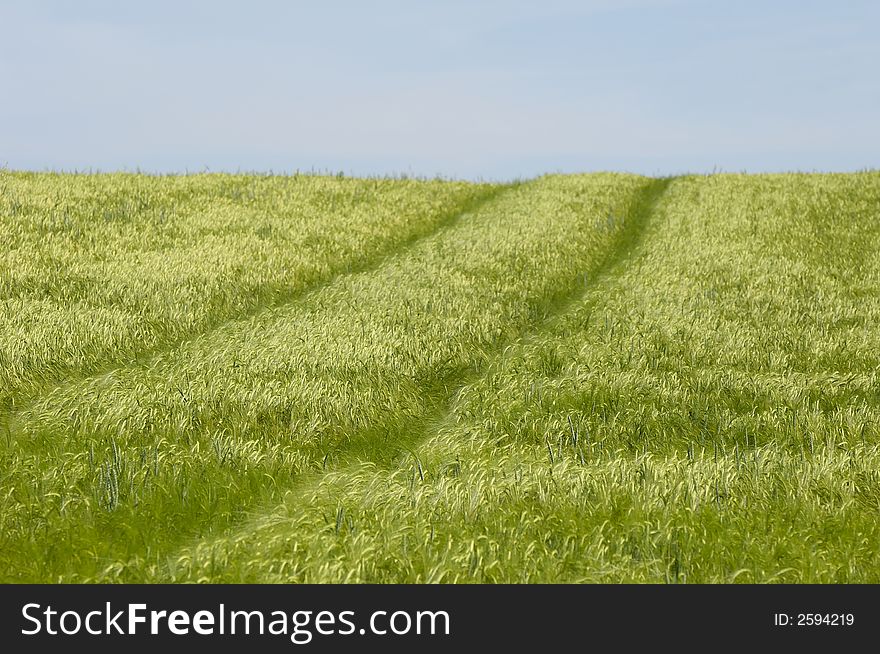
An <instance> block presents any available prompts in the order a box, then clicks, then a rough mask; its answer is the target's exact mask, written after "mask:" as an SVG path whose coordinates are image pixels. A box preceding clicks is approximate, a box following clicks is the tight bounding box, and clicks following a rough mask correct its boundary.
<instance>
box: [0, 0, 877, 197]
mask: <svg viewBox="0 0 880 654" xmlns="http://www.w3.org/2000/svg"><path fill="white" fill-rule="evenodd" d="M878 26H880V2H876V1H875V0H869V1H864V2H862V1H859V0H848V1H834V0H827V1H826V2H813V1H810V0H798V1H793V0H792V1H790V0H763V1H760V0H744V1H739V2H730V1H729V0H725V1H715V0H703V1H694V0H678V1H676V0H618V1H612V0H582V1H580V2H577V1H563V0H540V1H536V2H521V1H518V0H507V1H501V0H483V1H481V0H436V1H431V2H428V1H426V0H400V1H397V0H375V1H371V2H365V1H363V0H360V1H354V0H352V1H341V0H337V1H333V0H324V1H322V2H315V1H313V0H308V1H305V2H290V1H288V2H284V1H281V0H249V1H244V0H241V1H239V2H226V1H223V0H219V1H218V0H215V1H213V2H211V1H196V0H173V1H171V2H166V1H164V0H151V1H149V2H146V1H141V2H115V1H109V0H79V1H77V2H62V1H39V0H36V1H34V0H28V1H25V0H22V1H21V2H11V1H7V0H0V166H2V167H6V168H10V169H30V170H104V171H110V170H142V171H148V172H159V173H166V172H200V171H205V170H208V171H260V172H269V171H273V172H276V173H290V172H294V171H315V172H334V173H336V172H343V173H345V174H349V175H401V174H406V175H414V176H424V177H433V176H436V175H440V176H443V177H451V178H462V179H485V180H506V179H514V178H529V177H533V176H536V175H540V174H543V173H548V172H588V171H596V170H619V171H629V172H636V173H642V174H649V175H666V174H678V173H684V172H709V171H712V170H723V171H749V172H763V171H777V170H801V171H851V170H860V169H865V168H878V167H880V72H878V71H880V69H878V62H880V36H878V34H880V32H878Z"/></svg>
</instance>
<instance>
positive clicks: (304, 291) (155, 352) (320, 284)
mask: <svg viewBox="0 0 880 654" xmlns="http://www.w3.org/2000/svg"><path fill="white" fill-rule="evenodd" d="M522 183H523V182H513V183H508V184H498V185H495V186H492V187H490V188H489V189H487V190H486V191H484V192H483V193H480V194H478V195H476V196H474V197H472V198H469V199H468V200H465V201H464V202H463V203H461V204H460V205H458V206H456V207H455V208H454V209H452V210H450V211H448V212H446V213H445V214H442V215H441V216H440V218H439V219H438V220H436V221H434V222H433V223H432V224H431V225H430V226H429V227H428V228H427V229H421V230H420V229H416V230H414V231H413V232H412V233H411V234H409V235H408V236H407V237H406V238H404V239H402V240H400V241H397V242H396V243H389V244H388V245H387V246H386V247H384V248H380V249H379V250H378V251H377V252H374V253H372V254H371V255H365V256H363V257H361V258H360V260H358V261H355V262H349V264H348V266H344V267H343V266H341V267H340V269H338V270H336V271H335V272H332V273H330V274H329V275H328V276H326V277H324V278H322V279H319V280H316V281H314V282H312V283H310V284H307V285H306V286H304V287H301V288H297V289H294V290H291V291H289V292H286V293H281V294H279V295H277V296H276V297H274V298H273V299H272V300H270V301H265V302H261V303H258V304H256V305H253V306H252V307H249V308H248V309H246V310H244V311H241V312H239V313H235V314H234V315H231V316H229V315H227V316H225V317H221V318H220V319H218V320H215V321H212V322H209V323H208V324H207V325H206V326H205V328H204V329H200V330H197V331H195V332H192V333H189V334H187V335H186V336H183V337H181V338H176V339H172V340H170V341H165V342H164V343H160V344H159V345H157V346H156V347H152V348H148V349H145V350H141V351H140V352H135V353H133V354H132V355H131V358H130V359H129V360H128V361H126V362H124V363H114V364H111V365H109V366H108V365H104V366H101V365H100V364H99V365H98V366H97V367H96V368H94V369H93V370H92V371H91V372H85V373H84V374H73V375H69V376H66V377H64V378H59V379H55V380H53V381H49V382H48V383H46V384H44V385H43V388H42V389H40V390H38V391H36V392H32V393H29V394H28V395H26V396H25V397H24V398H22V401H20V402H17V403H15V404H14V405H13V406H11V407H9V408H7V409H5V410H3V411H0V433H3V432H5V435H6V438H7V439H11V438H12V433H13V432H14V431H15V423H16V418H17V417H18V416H20V415H22V414H24V413H27V412H28V411H29V410H30V409H32V408H33V407H34V406H35V405H36V404H37V403H38V402H39V401H40V400H41V399H44V398H46V397H47V396H49V395H52V394H53V393H55V392H58V391H63V390H64V389H66V388H69V387H71V386H74V385H76V384H80V383H83V382H86V381H93V382H94V383H96V384H100V383H101V382H102V381H103V380H105V379H108V378H110V377H112V376H113V374H114V373H116V372H119V371H122V370H126V369H128V368H132V367H140V366H149V365H150V364H151V363H153V362H154V361H156V360H157V359H159V358H161V357H162V356H164V355H166V354H168V353H170V352H172V351H174V350H176V349H178V348H180V347H181V346H183V345H185V344H187V343H189V342H191V341H194V340H196V339H199V338H203V337H205V336H209V335H210V334H213V333H215V332H219V331H221V330H222V329H224V328H225V327H226V326H228V325H230V324H233V323H236V322H241V321H246V320H250V319H251V318H255V317H257V316H259V315H260V314H262V313H264V312H266V311H271V310H273V309H279V308H283V307H284V306H286V305H289V304H293V303H295V302H296V301H297V300H299V299H300V298H302V297H304V296H306V295H309V294H311V293H314V292H316V291H319V290H320V289H322V288H325V287H327V286H330V285H331V284H332V283H334V282H335V281H336V280H338V279H341V278H343V277H347V276H350V275H358V274H362V273H366V272H371V271H373V270H376V269H378V268H380V267H381V266H382V265H383V264H385V263H387V262H388V261H390V260H392V259H394V258H396V257H399V256H401V255H402V254H404V253H406V251H408V250H410V249H412V248H414V247H415V246H416V245H417V244H419V243H421V242H422V241H424V240H427V239H429V238H432V237H434V236H436V235H437V234H441V233H443V232H445V231H447V230H449V229H451V228H453V227H454V226H455V225H456V223H458V222H459V221H460V219H461V218H462V217H464V216H466V215H468V214H471V213H474V212H476V211H479V209H480V208H482V207H483V206H484V205H486V204H488V203H490V202H492V201H493V200H495V199H496V198H498V197H500V196H501V195H503V194H505V193H507V192H509V191H511V190H513V189H515V188H517V187H518V186H520V185H521V184H522Z"/></svg>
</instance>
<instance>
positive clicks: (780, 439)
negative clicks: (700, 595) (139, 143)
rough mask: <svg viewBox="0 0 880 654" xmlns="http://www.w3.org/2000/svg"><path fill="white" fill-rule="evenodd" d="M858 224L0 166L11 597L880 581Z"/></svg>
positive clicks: (879, 505)
mask: <svg viewBox="0 0 880 654" xmlns="http://www.w3.org/2000/svg"><path fill="white" fill-rule="evenodd" d="M878 207H880V174H877V173H860V174H854V175H762V176H747V175H714V176H708V177H696V176H692V177H681V178H675V179H661V180H654V179H649V178H643V177H638V176H631V175H615V174H601V175H582V176H547V177H542V178H539V179H537V180H533V181H529V182H524V183H518V184H510V185H471V184H466V183H452V182H441V181H432V182H427V181H413V180H352V179H337V178H323V177H291V178H284V177H248V176H228V175H197V176H191V177H180V178H178V177H168V178H151V177H146V176H138V175H76V176H73V175H48V174H23V173H11V172H0V212H2V221H0V230H2V231H0V235H2V239H3V243H4V245H5V246H7V247H4V252H5V253H6V254H4V255H3V258H2V259H0V289H2V298H3V301H4V303H5V306H6V309H7V311H6V312H5V316H6V317H4V318H0V358H2V362H3V364H4V365H3V366H2V370H3V372H2V377H0V401H2V406H3V408H4V415H5V417H4V419H3V421H2V425H0V437H2V438H0V579H3V580H5V581H75V582H82V581H138V582H140V581H146V582H156V581H175V582H179V581H270V582H289V581H297V582H300V581H305V582H326V581H344V582H416V583H422V582H471V581H476V582H661V583H679V582H696V583H701V582H728V581H740V582H743V581H745V582H844V581H845V582H876V581H878V580H880V579H878V577H880V575H878V573H877V570H880V526H878V525H880V521H878V520H877V518H878V513H880V473H878V472H877V471H878V470H880V467H878V463H880V449H878V441H880V439H878V426H877V425H878V417H880V415H878V414H880V412H878V399H880V395H878V388H880V387H878V376H877V370H880V366H878V363H880V362H878V354H877V347H876V343H877V342H878V331H877V327H876V325H877V324H880V258H878V255H877V253H878V252H880V222H878V218H880V213H878V212H880V209H878ZM161 216H164V218H162V219H160V217H161Z"/></svg>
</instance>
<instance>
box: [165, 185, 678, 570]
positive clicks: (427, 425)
mask: <svg viewBox="0 0 880 654" xmlns="http://www.w3.org/2000/svg"><path fill="white" fill-rule="evenodd" d="M672 181H673V178H660V179H655V180H652V181H651V182H649V183H648V184H647V185H645V186H644V187H642V189H640V190H639V191H638V192H637V197H636V199H635V202H634V205H633V207H632V209H631V210H630V212H629V215H628V216H627V218H626V221H625V224H624V227H623V229H622V230H621V232H620V233H619V235H618V237H617V238H616V239H615V243H614V245H613V246H612V247H611V248H609V250H608V253H607V254H606V256H605V257H604V258H603V259H602V261H601V262H599V263H598V264H597V265H596V266H595V267H593V269H592V279H591V280H590V283H589V284H588V285H583V286H581V285H580V284H577V283H576V282H575V283H574V284H570V285H569V286H568V287H567V288H565V289H563V290H562V291H561V292H559V293H558V294H557V295H556V297H554V298H553V301H552V302H551V304H550V305H549V308H548V310H547V311H546V313H545V315H544V317H543V319H541V320H540V321H538V322H537V323H532V324H526V325H524V326H523V328H522V329H521V330H520V333H519V335H518V336H516V337H514V338H511V339H508V340H506V341H503V342H500V343H497V344H496V345H495V347H494V348H493V351H492V352H490V357H489V361H488V362H487V364H486V365H485V366H483V368H482V369H480V370H477V369H472V370H470V371H468V372H465V373H464V374H463V375H461V376H459V377H458V378H457V379H454V380H452V379H451V380H449V384H448V385H447V388H446V390H445V392H443V393H442V396H439V397H438V396H435V397H433V398H432V399H431V401H429V402H427V403H426V404H429V405H430V406H433V410H431V411H430V412H429V413H427V414H425V415H423V416H421V417H419V418H418V419H417V420H416V421H415V424H413V423H412V422H410V423H409V424H407V425H403V424H401V425H396V426H395V429H394V435H395V438H386V439H384V442H383V443H381V444H376V443H375V442H373V443H371V444H370V447H369V449H367V448H365V447H364V448H360V447H352V448H348V449H347V450H346V451H345V452H344V453H343V456H341V457H340V458H339V459H338V460H337V465H334V466H333V467H332V468H331V469H332V470H333V471H334V472H337V473H339V472H341V471H344V470H345V469H347V468H350V467H356V466H362V465H364V464H372V465H375V466H377V467H379V468H388V467H389V466H391V465H392V464H393V463H394V461H396V460H398V459H399V457H400V456H402V455H406V454H407V453H409V454H410V456H412V457H413V459H414V460H415V461H416V463H417V464H418V465H420V463H418V456H417V455H416V454H415V450H416V449H417V448H418V446H419V445H420V444H421V443H422V442H424V441H425V440H427V439H428V438H430V436H431V435H432V434H434V433H436V432H437V430H439V429H441V428H443V426H444V425H446V424H448V422H449V421H450V420H451V419H452V417H453V403H454V402H455V398H456V397H458V396H459V395H460V393H461V392H462V390H463V389H465V388H466V387H467V386H468V385H470V384H473V383H474V382H476V381H477V380H478V379H480V378H482V377H483V376H485V375H486V374H489V373H488V370H491V369H492V368H494V366H495V365H496V363H497V361H498V360H499V359H500V358H501V357H502V356H503V353H504V351H505V349H506V348H507V347H509V346H510V345H513V344H515V343H524V342H530V341H533V340H537V339H539V338H540V337H541V336H542V335H544V334H546V332H547V331H548V330H549V329H551V328H552V325H553V324H554V322H556V321H558V320H559V319H560V318H561V317H563V316H564V315H566V314H567V313H569V312H570V311H571V310H572V309H573V308H574V307H575V306H577V305H579V304H580V303H582V302H584V301H585V299H586V298H587V296H588V295H590V294H592V293H594V292H595V289H596V287H597V286H598V285H600V284H603V283H605V282H606V280H609V279H613V278H615V277H619V276H620V275H621V274H622V273H623V272H624V270H625V269H626V267H627V264H628V262H629V261H630V260H631V258H632V257H633V256H634V255H635V254H636V253H637V252H638V251H639V249H640V247H641V245H642V243H643V241H644V238H645V234H646V231H647V226H648V224H649V222H650V220H651V217H652V215H653V214H654V213H655V210H656V207H657V206H658V204H659V203H660V201H661V199H662V197H663V195H664V194H665V192H666V190H667V188H668V187H669V185H670V184H671V183H672ZM367 452H369V453H370V454H371V455H372V456H368V457H365V456H363V455H364V454H366V453H367ZM326 472H327V470H325V471H321V472H314V473H306V474H301V475H300V476H299V478H298V480H297V481H296V482H295V483H294V484H292V485H291V486H290V487H288V488H287V489H282V490H284V491H285V501H284V502H283V503H281V504H279V505H276V506H275V507H274V508H268V510H263V511H260V510H258V511H257V512H256V513H255V514H252V517H251V518H249V519H248V520H247V521H245V522H238V523H234V524H233V525H232V527H231V528H228V529H226V530H225V531H222V532H220V534H219V535H217V536H214V537H213V538H212V539H211V540H209V541H207V543H210V542H211V541H221V540H224V539H231V540H237V539H238V538H240V537H242V536H248V535H251V534H253V533H255V532H258V531H259V530H260V529H262V528H266V527H270V526H272V525H273V524H276V523H283V522H284V517H283V516H284V512H285V509H286V507H287V506H289V505H290V504H291V501H293V502H294V503H296V501H297V500H307V499H308V497H309V495H310V494H313V493H314V492H315V491H316V489H317V488H318V486H320V484H321V482H322V480H323V479H324V476H325V474H326ZM200 545H202V546H204V545H206V541H205V540H204V539H196V540H195V541H193V542H191V543H190V544H189V545H188V546H186V547H183V548H181V549H180V550H178V552H177V555H176V556H175V555H171V556H167V555H166V556H165V557H163V558H164V559H165V560H166V561H173V560H177V561H180V560H181V559H182V558H184V557H185V555H186V553H188V552H189V553H191V552H193V551H195V550H196V549H197V548H198V547H199V546H200Z"/></svg>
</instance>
